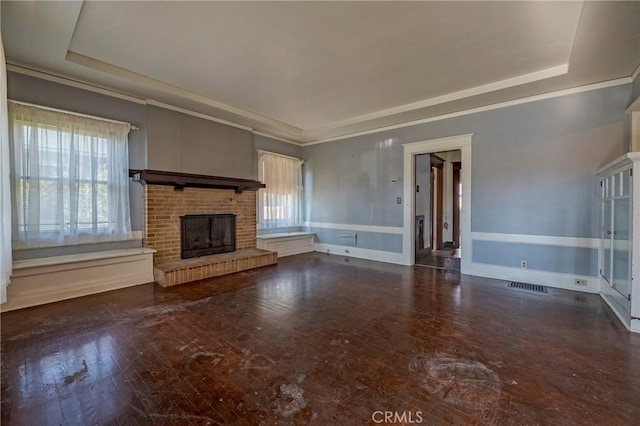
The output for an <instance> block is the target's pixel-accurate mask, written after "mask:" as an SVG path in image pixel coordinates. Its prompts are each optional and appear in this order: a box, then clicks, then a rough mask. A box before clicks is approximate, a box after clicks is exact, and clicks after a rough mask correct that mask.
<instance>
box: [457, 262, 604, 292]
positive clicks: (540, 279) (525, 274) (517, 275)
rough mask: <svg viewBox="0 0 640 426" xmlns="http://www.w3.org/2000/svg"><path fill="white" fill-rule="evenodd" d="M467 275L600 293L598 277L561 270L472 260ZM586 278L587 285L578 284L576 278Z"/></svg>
mask: <svg viewBox="0 0 640 426" xmlns="http://www.w3.org/2000/svg"><path fill="white" fill-rule="evenodd" d="M465 274H467V275H475V276H478V277H486V278H495V279H499V280H505V281H518V282H524V283H530V284H540V285H545V286H548V287H555V288H562V289H565V290H575V291H582V292H585V293H599V292H600V282H599V280H598V277H591V276H585V275H573V274H565V273H560V272H549V271H538V270H535V269H520V268H511V267H509V266H499V265H490V264H487V263H475V262H472V263H471V266H470V268H469V270H467V271H466V272H465ZM576 279H581V280H586V281H587V285H586V286H581V285H576V284H575V280H576Z"/></svg>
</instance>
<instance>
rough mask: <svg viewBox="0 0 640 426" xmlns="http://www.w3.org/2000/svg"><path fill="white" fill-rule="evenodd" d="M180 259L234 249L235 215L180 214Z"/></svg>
mask: <svg viewBox="0 0 640 426" xmlns="http://www.w3.org/2000/svg"><path fill="white" fill-rule="evenodd" d="M180 242H181V244H180V245H181V252H180V257H181V258H182V259H188V258H191V257H198V256H207V255H209V254H217V253H228V252H232V251H235V250H236V215H234V214H193V215H186V216H180Z"/></svg>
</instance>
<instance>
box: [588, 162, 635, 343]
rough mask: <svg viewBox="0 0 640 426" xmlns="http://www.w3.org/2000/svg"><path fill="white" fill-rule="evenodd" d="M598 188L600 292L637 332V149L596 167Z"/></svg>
mask: <svg viewBox="0 0 640 426" xmlns="http://www.w3.org/2000/svg"><path fill="white" fill-rule="evenodd" d="M598 176H599V178H600V189H601V200H600V203H601V209H602V212H601V216H600V217H601V242H600V250H599V275H600V294H601V296H602V298H603V299H604V300H605V301H606V302H607V303H608V304H609V306H610V307H611V309H613V311H614V312H615V313H616V315H617V316H618V318H620V320H621V321H622V323H623V324H624V325H625V326H626V327H627V328H629V329H630V330H631V331H635V332H639V333H640V152H630V153H627V154H625V155H623V156H622V157H620V158H619V159H617V160H616V161H613V162H611V163H609V164H607V165H606V166H604V167H602V168H601V169H600V170H598Z"/></svg>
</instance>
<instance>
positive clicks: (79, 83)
mask: <svg viewBox="0 0 640 426" xmlns="http://www.w3.org/2000/svg"><path fill="white" fill-rule="evenodd" d="M7 71H10V72H14V73H17V74H22V75H26V76H29V77H34V78H39V79H42V80H46V81H51V82H53V83H58V84H63V85H66V86H70V87H75V88H79V89H83V90H87V91H90V92H94V93H98V94H101V95H105V96H110V97H113V98H118V99H122V100H125V101H129V102H133V103H136V104H140V105H156V106H160V107H162V108H167V109H171V110H174V111H178V112H182V113H185V114H189V115H192V116H195V117H199V118H203V119H206V120H210V121H214V122H218V123H222V124H226V125H229V126H233V127H236V128H241V129H244V130H248V131H251V132H252V133H254V134H256V135H260V136H264V137H267V138H270V139H274V140H278V141H281V142H285V143H289V144H292V145H297V146H311V145H316V144H321V143H327V142H333V141H338V140H342V139H349V138H354V137H358V136H364V135H368V134H373V133H380V132H385V131H389V130H394V129H400V128H404V127H410V126H415V125H419V124H425V123H430V122H434V121H440V120H446V119H449V118H454V117H461V116H464V115H469V114H475V113H479V112H483V111H491V110H494V109H499V108H506V107H510V106H514V105H520V104H525V103H529V102H536V101H540V100H544V99H551V98H555V97H559V96H566V95H571V94H576V93H582V92H588V91H591V90H598V89H603V88H607V87H614V86H619V85H622V84H628V83H632V82H633V80H635V79H636V78H637V77H638V75H639V74H640V65H639V66H638V67H637V68H636V70H635V71H634V72H633V74H632V75H631V76H629V77H624V78H619V79H615V80H609V81H605V82H600V83H595V84H590V85H585V86H578V87H573V88H570V89H562V90H558V91H554V92H549V93H544V94H541V95H533V96H528V97H525V98H519V99H514V100H511V101H505V102H499V103H496V104H492V105H486V106H481V107H476V108H471V109H464V110H460V111H456V112H452V113H447V114H442V115H437V116H433V117H427V118H423V119H419V120H413V121H408V122H405V123H399V124H395V125H390V126H384V127H378V128H375V129H370V130H363V131H360V132H354V133H348V134H344V135H340V136H335V137H331V138H327V139H320V140H316V141H310V142H300V141H294V140H290V139H286V138H283V137H281V136H276V135H274V134H271V133H267V132H263V131H258V130H255V129H253V128H251V127H249V126H245V125H242V124H239V123H236V122H233V121H228V120H224V119H221V118H217V117H214V116H211V115H208V114H203V113H199V112H196V111H192V110H188V109H185V108H180V107H177V106H174V105H170V104H166V103H163V102H159V101H154V100H152V99H143V98H140V97H137V96H135V95H131V94H128V93H123V92H119V91H117V90H114V89H110V88H107V87H104V86H100V85H97V84H94V83H90V82H88V81H84V80H80V79H77V78H72V77H69V76H65V75H61V74H57V73H53V72H50V71H46V70H42V69H38V68H36V67H31V66H26V65H22V64H19V63H12V62H7ZM296 129H297V128H296ZM298 130H299V129H298ZM305 133H306V132H305Z"/></svg>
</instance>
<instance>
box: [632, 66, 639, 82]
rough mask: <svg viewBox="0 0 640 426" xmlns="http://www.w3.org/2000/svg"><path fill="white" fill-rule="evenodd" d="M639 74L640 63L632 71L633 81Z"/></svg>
mask: <svg viewBox="0 0 640 426" xmlns="http://www.w3.org/2000/svg"><path fill="white" fill-rule="evenodd" d="M638 75H640V63H638V66H637V67H636V69H635V71H633V72H632V73H631V77H629V78H631V81H633V80H635V79H636V78H638Z"/></svg>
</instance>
